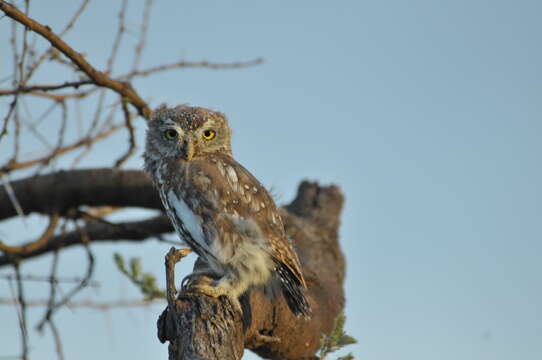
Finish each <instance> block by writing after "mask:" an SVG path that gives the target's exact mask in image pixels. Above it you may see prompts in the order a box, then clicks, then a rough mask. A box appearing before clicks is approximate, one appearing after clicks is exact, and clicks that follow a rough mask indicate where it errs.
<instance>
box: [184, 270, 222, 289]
mask: <svg viewBox="0 0 542 360" xmlns="http://www.w3.org/2000/svg"><path fill="white" fill-rule="evenodd" d="M213 276H216V275H215V274H214V273H212V272H210V271H194V272H193V273H191V274H188V275H186V276H185V277H184V278H183V281H181V287H182V288H183V289H190V288H192V287H193V285H194V284H198V283H200V282H201V283H205V284H208V283H213V280H212V278H213Z"/></svg>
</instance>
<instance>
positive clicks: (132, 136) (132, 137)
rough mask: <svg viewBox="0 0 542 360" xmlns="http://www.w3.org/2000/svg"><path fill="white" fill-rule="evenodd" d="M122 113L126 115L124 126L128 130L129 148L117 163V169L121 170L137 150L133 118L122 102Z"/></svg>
mask: <svg viewBox="0 0 542 360" xmlns="http://www.w3.org/2000/svg"><path fill="white" fill-rule="evenodd" d="M122 113H123V114H124V124H125V126H126V129H127V130H128V139H129V140H128V143H129V146H128V149H127V150H126V152H125V153H124V154H123V155H122V156H121V157H120V158H119V159H118V160H117V161H116V162H115V166H114V167H115V168H119V167H120V166H121V165H122V164H123V163H124V162H125V161H126V160H128V159H129V158H130V156H132V154H133V153H134V151H135V150H136V139H135V133H134V126H133V125H132V116H131V115H130V111H129V110H128V106H127V105H126V103H125V102H124V101H123V102H122Z"/></svg>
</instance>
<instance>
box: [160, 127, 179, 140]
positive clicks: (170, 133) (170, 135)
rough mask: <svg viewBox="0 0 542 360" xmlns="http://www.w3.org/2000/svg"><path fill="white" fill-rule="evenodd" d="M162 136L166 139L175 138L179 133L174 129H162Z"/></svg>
mask: <svg viewBox="0 0 542 360" xmlns="http://www.w3.org/2000/svg"><path fill="white" fill-rule="evenodd" d="M164 136H165V138H166V139H168V140H175V139H176V138H177V136H179V134H178V133H177V131H176V130H175V129H167V130H166V131H164Z"/></svg>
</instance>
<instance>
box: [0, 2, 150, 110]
mask: <svg viewBox="0 0 542 360" xmlns="http://www.w3.org/2000/svg"><path fill="white" fill-rule="evenodd" d="M0 10H2V11H3V12H4V13H5V14H6V15H7V16H8V17H10V18H12V19H13V20H15V21H17V22H19V23H21V24H23V25H24V26H26V28H28V29H29V30H31V31H34V32H36V33H37V34H39V35H41V36H42V37H43V38H45V39H46V40H48V41H49V42H50V43H51V45H52V46H53V47H55V48H56V49H58V50H59V51H60V52H62V53H63V54H64V55H66V56H67V57H68V58H69V59H70V60H71V61H72V62H73V63H74V64H75V65H77V67H78V68H79V69H81V71H83V72H84V73H85V74H87V76H88V77H89V78H90V79H91V80H93V81H94V83H95V84H96V85H99V86H102V87H106V88H109V89H111V90H113V91H115V92H117V93H118V94H119V95H121V96H122V97H124V98H126V99H128V100H129V101H130V103H131V104H132V105H133V106H134V107H135V108H136V109H137V111H138V113H139V115H141V116H142V117H143V118H145V119H146V120H148V119H150V116H151V109H150V108H149V106H148V104H147V103H146V102H145V101H144V100H143V99H142V98H141V97H140V96H139V94H137V92H136V91H135V90H134V89H133V88H132V86H131V85H130V84H129V83H125V82H120V81H117V80H114V79H112V78H111V77H109V76H108V75H106V74H104V73H102V72H100V71H98V70H96V69H95V68H94V67H93V66H92V65H91V64H90V63H89V62H87V61H86V60H85V58H84V56H83V55H82V54H80V53H78V52H77V51H75V50H74V49H73V48H72V47H70V46H69V45H68V44H67V43H66V42H64V41H63V40H62V39H61V38H60V37H58V36H57V35H56V34H55V33H54V32H53V31H52V30H51V28H50V27H49V26H46V25H42V24H40V23H38V22H37V21H35V20H34V19H32V18H30V17H28V16H26V15H25V14H24V13H23V12H21V11H19V10H18V9H17V8H16V7H15V6H13V5H12V4H9V3H7V2H6V1H4V0H0Z"/></svg>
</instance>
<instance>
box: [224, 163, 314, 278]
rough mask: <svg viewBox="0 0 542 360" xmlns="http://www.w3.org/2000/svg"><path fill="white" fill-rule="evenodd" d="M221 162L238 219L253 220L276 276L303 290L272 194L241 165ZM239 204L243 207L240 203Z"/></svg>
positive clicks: (297, 268) (301, 275)
mask: <svg viewBox="0 0 542 360" xmlns="http://www.w3.org/2000/svg"><path fill="white" fill-rule="evenodd" d="M223 160H224V162H223V163H222V164H221V166H223V167H224V174H225V176H226V178H227V179H228V183H229V185H230V188H231V189H232V190H233V191H234V192H236V193H237V196H238V197H239V199H238V201H239V204H238V205H239V206H235V205H236V204H235V203H233V202H232V206H234V209H235V210H236V211H237V212H238V213H239V215H240V216H243V217H244V218H246V219H253V220H254V221H255V222H256V223H257V224H258V226H259V227H260V230H261V231H262V233H263V234H264V236H265V237H267V239H268V241H269V246H270V252H271V256H272V258H273V260H274V261H275V262H276V263H277V271H279V275H281V277H282V276H283V275H284V276H286V277H287V278H288V279H291V280H292V281H293V282H294V283H295V284H292V285H299V286H302V287H304V288H306V284H305V279H304V277H303V273H302V271H301V265H300V263H299V258H298V257H297V254H296V252H295V251H294V249H293V246H292V244H291V243H290V242H289V241H288V238H287V237H286V233H285V231H284V225H283V223H282V218H281V216H280V213H279V210H278V209H277V206H276V204H275V202H274V201H273V199H272V198H271V195H270V194H269V192H268V191H267V190H266V189H265V187H264V186H263V185H262V184H260V182H259V181H258V180H257V179H256V178H255V177H254V175H252V174H251V173H250V172H249V171H248V170H247V169H245V168H244V167H243V166H242V165H241V164H239V163H238V162H236V161H235V160H234V159H232V158H230V157H224V159H223ZM219 171H221V170H220V167H219ZM241 202H243V204H240V203H241Z"/></svg>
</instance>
